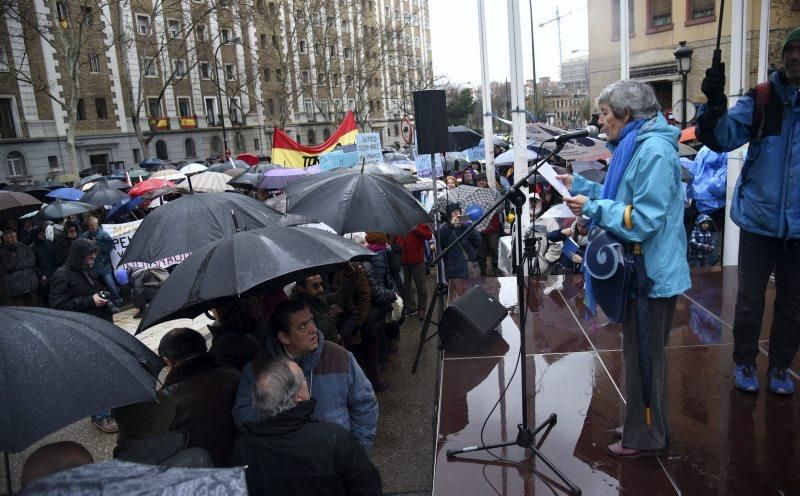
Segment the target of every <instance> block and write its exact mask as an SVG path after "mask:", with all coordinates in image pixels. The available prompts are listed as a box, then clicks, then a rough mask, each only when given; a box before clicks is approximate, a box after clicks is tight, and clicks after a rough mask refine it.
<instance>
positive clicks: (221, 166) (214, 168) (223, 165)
mask: <svg viewBox="0 0 800 496" xmlns="http://www.w3.org/2000/svg"><path fill="white" fill-rule="evenodd" d="M249 168H250V166H249V165H247V162H245V161H244V160H226V161H224V162H220V163H218V164H213V165H211V166H209V167H208V169H207V170H208V171H209V172H225V171H226V170H231V169H244V170H247V169H249Z"/></svg>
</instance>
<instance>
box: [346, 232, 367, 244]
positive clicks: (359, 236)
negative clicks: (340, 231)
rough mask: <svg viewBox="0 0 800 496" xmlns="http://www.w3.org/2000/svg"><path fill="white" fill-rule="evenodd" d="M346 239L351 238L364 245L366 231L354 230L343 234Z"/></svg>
mask: <svg viewBox="0 0 800 496" xmlns="http://www.w3.org/2000/svg"><path fill="white" fill-rule="evenodd" d="M344 237H345V238H347V239H352V240H353V241H354V242H356V243H358V244H360V245H364V244H366V243H367V233H364V232H354V233H349V234H345V235H344Z"/></svg>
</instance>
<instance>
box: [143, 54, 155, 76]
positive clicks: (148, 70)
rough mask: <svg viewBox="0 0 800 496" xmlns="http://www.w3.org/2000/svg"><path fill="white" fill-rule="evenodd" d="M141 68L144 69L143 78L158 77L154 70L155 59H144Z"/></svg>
mask: <svg viewBox="0 0 800 496" xmlns="http://www.w3.org/2000/svg"><path fill="white" fill-rule="evenodd" d="M142 67H144V77H157V76H158V71H157V70H156V59H154V58H152V57H144V58H143V59H142Z"/></svg>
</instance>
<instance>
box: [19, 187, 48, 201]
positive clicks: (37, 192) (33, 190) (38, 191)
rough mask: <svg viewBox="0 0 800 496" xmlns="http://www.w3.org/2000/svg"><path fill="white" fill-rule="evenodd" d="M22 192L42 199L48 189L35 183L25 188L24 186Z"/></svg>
mask: <svg viewBox="0 0 800 496" xmlns="http://www.w3.org/2000/svg"><path fill="white" fill-rule="evenodd" d="M22 192H23V193H28V194H29V195H31V196H32V197H34V198H36V199H37V200H40V201H44V200H45V195H47V193H49V192H50V190H49V189H47V188H45V187H43V186H40V185H38V184H37V185H34V186H28V187H27V188H24V189H23V190H22Z"/></svg>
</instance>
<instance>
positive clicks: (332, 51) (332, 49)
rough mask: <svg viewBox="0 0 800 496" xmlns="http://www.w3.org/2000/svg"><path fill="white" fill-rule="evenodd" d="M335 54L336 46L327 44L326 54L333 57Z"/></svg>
mask: <svg viewBox="0 0 800 496" xmlns="http://www.w3.org/2000/svg"><path fill="white" fill-rule="evenodd" d="M335 55H336V47H335V46H333V45H328V56H329V57H334V56H335Z"/></svg>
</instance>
